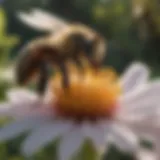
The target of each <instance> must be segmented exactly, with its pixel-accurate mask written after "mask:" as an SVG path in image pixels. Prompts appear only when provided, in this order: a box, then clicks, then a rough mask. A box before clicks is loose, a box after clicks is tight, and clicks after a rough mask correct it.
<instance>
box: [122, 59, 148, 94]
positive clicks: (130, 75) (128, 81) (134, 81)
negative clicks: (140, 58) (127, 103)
mask: <svg viewBox="0 0 160 160" xmlns="http://www.w3.org/2000/svg"><path fill="white" fill-rule="evenodd" d="M148 77H149V70H148V68H147V66H145V65H144V64H142V63H138V62H137V63H133V64H132V65H131V66H130V67H129V68H128V69H127V70H126V71H125V72H124V75H123V76H122V78H121V84H122V87H123V91H124V93H126V92H128V91H132V90H133V89H135V88H136V87H138V86H139V85H141V84H144V83H145V82H146V81H147V79H148Z"/></svg>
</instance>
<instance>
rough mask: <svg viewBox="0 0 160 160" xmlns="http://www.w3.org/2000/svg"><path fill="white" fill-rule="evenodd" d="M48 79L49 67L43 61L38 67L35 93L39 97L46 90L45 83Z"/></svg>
mask: <svg viewBox="0 0 160 160" xmlns="http://www.w3.org/2000/svg"><path fill="white" fill-rule="evenodd" d="M48 79H49V66H48V64H47V63H46V62H45V61H43V62H41V64H40V67H39V77H38V82H37V91H38V94H39V95H43V94H44V92H45V89H46V88H47V82H48Z"/></svg>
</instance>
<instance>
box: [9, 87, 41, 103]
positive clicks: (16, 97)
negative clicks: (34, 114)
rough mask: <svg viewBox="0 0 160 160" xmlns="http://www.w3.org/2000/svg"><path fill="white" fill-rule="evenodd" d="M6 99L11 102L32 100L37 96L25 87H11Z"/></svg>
mask: <svg viewBox="0 0 160 160" xmlns="http://www.w3.org/2000/svg"><path fill="white" fill-rule="evenodd" d="M7 96H8V99H9V100H10V101H11V102H13V103H20V102H22V103H25V102H28V103H29V102H30V101H31V102H33V101H35V100H37V99H38V96H37V95H36V94H35V93H33V92H31V91H29V90H26V89H11V90H10V91H9V92H8V93H7Z"/></svg>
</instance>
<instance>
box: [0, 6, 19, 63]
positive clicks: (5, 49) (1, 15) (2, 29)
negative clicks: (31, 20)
mask: <svg viewBox="0 0 160 160" xmlns="http://www.w3.org/2000/svg"><path fill="white" fill-rule="evenodd" d="M18 42H19V38H18V36H15V35H13V36H10V35H8V34H7V18H6V15H5V11H4V10H3V9H2V8H0V65H5V63H7V60H8V58H9V54H10V52H11V50H12V49H13V47H14V46H15V45H17V44H18Z"/></svg>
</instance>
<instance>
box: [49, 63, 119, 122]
mask: <svg viewBox="0 0 160 160" xmlns="http://www.w3.org/2000/svg"><path fill="white" fill-rule="evenodd" d="M68 71H69V82H70V87H69V88H68V89H63V87H62V83H61V78H62V77H61V74H60V73H56V75H55V76H54V77H53V79H52V81H51V90H52V91H53V93H54V95H55V97H56V105H55V102H54V105H53V106H54V107H55V110H56V111H57V115H58V116H60V117H64V118H74V119H76V120H83V119H93V120H94V119H97V118H103V117H107V118H110V117H111V116H112V115H113V113H114V110H115V107H116V102H117V98H118V96H119V94H120V86H119V83H118V78H117V76H116V74H115V72H114V71H113V70H112V69H109V68H106V69H105V68H104V69H101V70H99V71H98V72H97V73H95V72H94V71H93V70H92V69H91V68H90V67H86V68H85V70H84V73H83V74H82V72H80V71H79V70H77V68H76V67H74V66H73V65H72V64H70V65H68Z"/></svg>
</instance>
